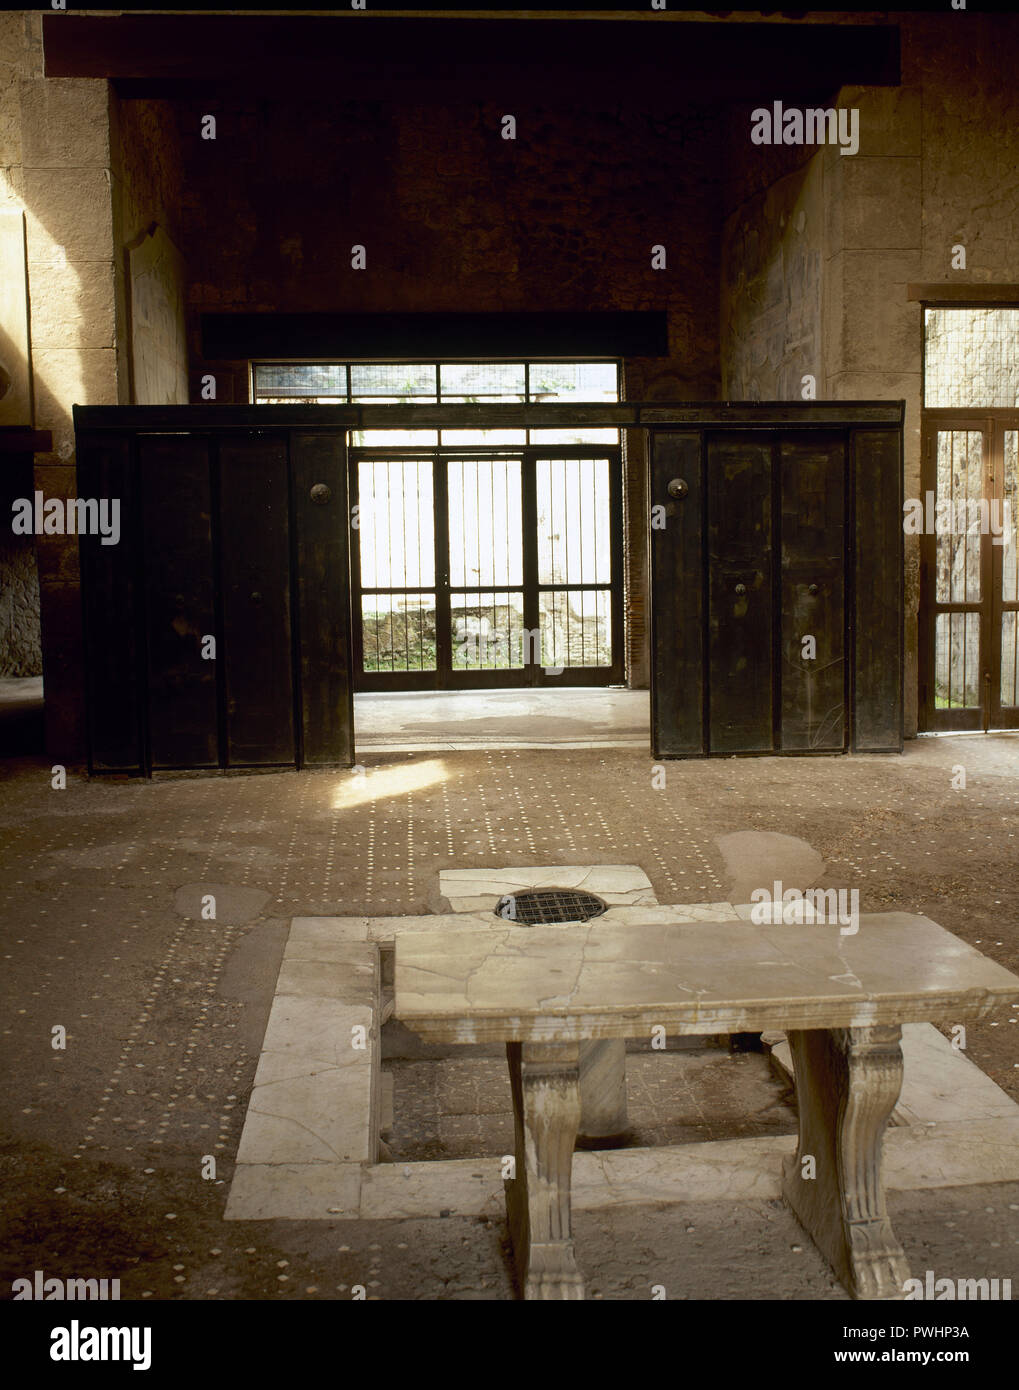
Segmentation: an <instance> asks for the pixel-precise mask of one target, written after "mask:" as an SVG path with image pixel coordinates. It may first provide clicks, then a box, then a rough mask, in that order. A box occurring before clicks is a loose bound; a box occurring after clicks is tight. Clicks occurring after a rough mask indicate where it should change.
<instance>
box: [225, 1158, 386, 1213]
mask: <svg viewBox="0 0 1019 1390" xmlns="http://www.w3.org/2000/svg"><path fill="white" fill-rule="evenodd" d="M362 1171H363V1170H362V1167H361V1165H360V1163H239V1164H238V1165H237V1167H236V1169H235V1170H234V1179H233V1182H232V1183H231V1185H230V1196H229V1198H228V1199H227V1204H226V1211H225V1212H224V1213H223V1218H224V1220H226V1221H273V1220H275V1221H280V1220H282V1221H308V1220H315V1219H320V1220H323V1221H342V1220H344V1219H346V1220H348V1221H352V1220H355V1219H356V1218H357V1217H358V1216H359V1215H360V1209H361V1174H362Z"/></svg>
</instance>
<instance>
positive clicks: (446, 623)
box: [348, 444, 626, 693]
mask: <svg viewBox="0 0 1019 1390" xmlns="http://www.w3.org/2000/svg"><path fill="white" fill-rule="evenodd" d="M373 458H379V459H393V460H397V459H407V460H412V459H431V461H432V504H433V508H434V516H435V526H434V543H435V557H434V574H435V584H434V586H430V587H427V588H418V589H415V588H413V587H411V588H407V587H399V586H397V587H394V588H393V589H392V590H391V592H393V593H414V592H419V593H429V594H431V593H434V594H435V605H436V665H435V669H434V670H425V671H421V670H418V671H391V672H385V671H383V672H378V671H371V672H366V671H365V670H364V632H363V627H362V622H361V614H362V611H363V605H362V595H363V592H364V591H363V590H362V586H361V553H360V546H359V545H358V544H353V545H351V547H350V609H351V628H352V636H353V673H354V690H355V691H356V692H358V693H368V692H374V693H378V692H385V691H394V692H396V691H414V690H425V691H427V690H435V691H440V690H495V689H517V688H520V689H529V688H557V687H561V688H568V687H571V686H611V685H621V684H622V683H623V680H624V678H625V651H626V641H625V634H624V631H623V625H624V614H625V609H624V597H623V476H622V472H623V470H622V447H621V445H618V444H548V445H541V444H519V445H510V444H505V445H488V446H459V447H458V446H456V445H449V444H443V445H428V446H424V447H421V448H415V447H413V446H406V447H403V446H382V445H377V446H374V447H369V446H350V447H348V467H349V490H350V501H351V506H352V507H354V506H359V505H360V472H359V467H358V465H359V464H360V463H361V462H362V461H364V460H366V459H373ZM465 458H479V459H486V458H515V459H516V458H518V459H519V460H520V463H521V469H520V479H521V518H522V530H523V534H522V551H523V554H522V569H523V573H522V580H523V582H522V584H519V585H498V584H493V585H491V586H487V587H486V588H484V589H480V590H479V591H480V592H489V591H493V592H511V593H512V592H519V593H521V594H522V596H523V609H524V616H523V626H524V628H525V629H528V630H530V631H534V630H535V629H536V628H538V627H539V626H540V620H539V613H538V595H539V594H540V593H541V592H542V591H546V590H562V591H565V590H570V591H575V590H578V589H579V590H587V589H590V590H606V589H607V590H608V592H609V620H610V630H611V634H612V639H611V640H612V662H611V664H610V665H608V666H573V667H567V668H566V669H565V670H564V671H563V672H562V674H561V675H558V676H557V675H551V674H550V673H549V671H548V670H547V669H546V668H545V667H544V666H542V665H541V664H539V663H536V662H527V663H525V664H524V665H523V666H522V667H515V668H509V669H506V668H503V669H500V670H460V669H454V667H453V665H452V619H451V609H450V597H451V595H452V594H453V593H465V592H466V593H470V592H472V591H473V588H474V586H470V587H466V588H465V587H464V586H460V585H457V586H451V585H450V582H449V492H448V486H447V481H446V476H447V475H446V465H447V463H448V462H449V461H450V460H453V459H465ZM539 458H554V459H558V458H563V459H569V458H578V459H585V458H595V459H602V458H604V459H607V460H608V464H609V510H610V515H609V551H610V554H609V571H610V580H609V583H608V584H607V585H606V584H557V585H548V584H541V583H539V580H538V568H537V564H538V556H537V545H536V542H535V536H536V524H537V498H536V490H535V464H536V461H537V460H538V459H539ZM369 592H385V591H384V590H377V591H373V590H369Z"/></svg>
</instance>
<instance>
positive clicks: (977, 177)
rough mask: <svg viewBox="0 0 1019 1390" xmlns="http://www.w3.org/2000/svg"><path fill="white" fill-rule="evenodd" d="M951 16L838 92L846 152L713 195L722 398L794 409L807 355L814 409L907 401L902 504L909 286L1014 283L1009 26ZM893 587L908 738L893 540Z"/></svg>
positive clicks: (911, 540) (911, 362) (912, 25)
mask: <svg viewBox="0 0 1019 1390" xmlns="http://www.w3.org/2000/svg"><path fill="white" fill-rule="evenodd" d="M958 17H959V16H957V15H955V14H946V15H941V16H932V15H903V16H900V17H897V18H899V19H900V22H901V31H902V45H903V60H902V78H903V80H902V85H901V86H900V87H898V88H894V89H891V88H880V89H879V88H861V87H845V88H843V89H842V90H841V91H840V92H839V93H838V96H837V98H836V99H835V100H834V102H833V103H832V104H837V105H838V106H841V107H856V108H857V109H858V110H859V112H860V148H859V152H858V153H857V154H856V155H852V156H847V155H842V154H840V153H839V151H838V149H837V148H835V147H831V146H828V147H822V148H820V149H819V150H816V151H815V152H811V151H809V150H808V151H805V152H804V153H803V154H801V155H800V156H799V158H800V159H801V160H802V161H803V162H802V164H801V165H800V166H799V167H797V168H795V169H794V170H793V171H789V170H788V168H787V167H785V165H784V161H789V160H795V159H796V157H797V156H796V155H791V154H788V153H786V152H785V151H783V150H782V149H781V148H779V149H777V150H771V149H769V150H768V151H767V157H766V158H764V159H761V160H759V161H756V165H757V167H756V170H755V172H754V174H753V176H747V175H743V177H742V180H741V179H740V178H739V177H737V178H735V179H733V180H731V181H730V183H729V184H728V185H727V189H726V199H727V202H726V208H725V213H726V216H725V222H724V231H723V251H722V272H721V286H722V290H721V313H720V320H721V357H722V378H723V383H724V384H723V391H724V394H725V395H726V396H727V397H728V396H733V397H738V396H741V395H749V396H750V398H751V399H754V398H761V399H764V398H766V397H769V396H770V397H771V398H773V399H798V398H799V396H800V386H799V381H800V375H801V369H802V370H809V369H808V368H807V367H806V363H807V361H809V360H814V361H816V363H817V366H816V372H817V392H818V398H819V399H829V400H870V399H874V400H882V399H885V400H897V399H904V400H905V401H906V429H905V460H904V469H905V477H904V487H905V496H906V497H916V496H918V495H919V492H920V448H921V394H922V378H921V372H922V310H921V306H920V304H919V303H915V302H910V300H909V299H908V297H907V286H908V285H909V284H910V283H937V284H943V285H958V284H980V285H993V284H996V283H997V284H1002V285H1010V284H1014V283H1015V282H1016V281H1019V263H1017V259H1016V254H1015V249H1014V248H1015V243H1014V227H1015V221H1016V214H1017V211H1019V93H1017V91H1016V87H1015V82H1014V72H1015V65H1016V61H1017V58H1019V31H1017V29H1016V26H1014V25H1011V26H1010V25H1006V24H1001V23H998V22H990V21H981V20H979V19H978V17H976V16H970V17H969V18H968V21H967V26H966V29H965V33H963V31H962V30H961V29H960V27H959V26H958V24H957V23H956V22H955V21H956V20H957V19H958ZM960 39H963V40H964V47H962V48H961V47H960V42H959V41H960ZM963 54H964V55H965V61H963V57H962V55H963ZM733 140H734V141H735V145H734V144H733V143H732V141H733ZM743 145H749V110H748V111H747V113H745V117H744V120H743V121H742V122H741V124H740V126H739V128H734V130H733V131H732V132H731V135H730V168H731V169H735V170H737V171H739V170H741V169H742V168H743V166H744V165H745V163H746V150H745V148H742V146H743ZM793 148H794V149H795V147H793ZM769 160H770V163H769ZM766 170H770V177H769V173H767V172H764V171H766ZM762 183H763V187H762ZM957 245H963V246H965V247H966V256H967V261H966V269H965V270H962V269H959V270H953V269H952V266H951V260H952V248H953V247H954V246H957ZM814 267H816V273H815V270H814ZM818 291H819V295H818ZM818 310H819V311H818ZM905 585H906V692H905V693H906V733H907V736H909V735H912V734H915V732H916V724H917V690H918V668H917V610H918V605H919V545H918V541H917V538H916V537H909V536H907V537H906V572H905Z"/></svg>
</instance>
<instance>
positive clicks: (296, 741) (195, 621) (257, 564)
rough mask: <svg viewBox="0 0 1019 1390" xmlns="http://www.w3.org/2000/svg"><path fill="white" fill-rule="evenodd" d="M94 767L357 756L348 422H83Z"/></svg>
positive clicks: (346, 760)
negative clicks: (89, 510)
mask: <svg viewBox="0 0 1019 1390" xmlns="http://www.w3.org/2000/svg"><path fill="white" fill-rule="evenodd" d="M78 467H79V480H80V488H81V489H84V491H85V495H90V496H98V497H109V496H116V497H119V498H120V499H121V540H120V542H119V544H118V545H117V546H109V547H105V546H103V545H102V544H101V541H100V538H99V537H91V536H83V537H82V540H81V561H82V589H83V599H84V609H85V620H86V663H87V683H88V704H89V721H88V727H89V761H90V768H91V769H92V770H94V771H118V772H125V771H126V772H143V773H151V772H152V771H163V770H169V769H184V768H199V769H200V768H214V767H222V768H227V767H267V766H279V767H294V766H296V767H302V766H304V765H306V764H319V765H340V766H350V765H351V764H352V763H353V761H354V740H353V696H352V684H351V670H352V661H351V652H350V636H351V633H350V576H349V527H350V513H349V509H348V500H347V477H346V445H345V432H344V431H343V430H337V429H332V430H317V431H316V430H300V429H292V430H291V429H275V430H273V429H263V430H258V431H256V430H243V429H238V428H237V427H236V426H233V427H226V428H223V429H216V428H215V427H212V426H211V427H209V428H203V429H200V430H195V431H187V430H178V431H175V432H174V433H166V434H160V433H158V432H157V431H154V430H145V431H143V432H140V431H136V430H132V429H125V430H123V431H113V432H108V433H106V434H99V433H97V432H92V431H88V430H83V431H80V432H79V438H78Z"/></svg>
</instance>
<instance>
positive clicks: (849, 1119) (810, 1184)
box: [782, 1026, 909, 1299]
mask: <svg viewBox="0 0 1019 1390" xmlns="http://www.w3.org/2000/svg"><path fill="white" fill-rule="evenodd" d="M900 1037H901V1030H900V1029H899V1028H898V1027H897V1026H896V1027H878V1028H836V1029H831V1030H825V1029H811V1030H810V1031H806V1032H795V1031H794V1032H790V1033H789V1046H790V1049H791V1051H792V1055H793V1066H794V1069H795V1075H796V1103H797V1107H798V1109H799V1116H800V1141H799V1146H798V1149H797V1152H796V1156H795V1158H787V1159H786V1161H785V1164H784V1165H783V1175H782V1190H783V1192H784V1194H785V1197H786V1200H787V1201H788V1202H789V1205H790V1206H791V1207H792V1209H793V1211H795V1213H796V1215H797V1216H798V1217H799V1218H800V1221H801V1222H802V1223H803V1225H804V1226H805V1227H806V1228H807V1230H808V1231H809V1232H810V1234H811V1236H812V1237H813V1239H814V1243H815V1244H816V1245H817V1247H818V1249H819V1250H820V1251H821V1253H822V1254H823V1255H824V1256H825V1257H826V1258H827V1260H828V1262H829V1264H830V1265H831V1267H832V1269H833V1270H834V1271H835V1273H836V1274H837V1275H838V1277H839V1279H841V1281H842V1283H843V1284H844V1285H845V1287H846V1289H847V1290H848V1292H849V1294H850V1295H851V1297H853V1298H868V1299H870V1298H903V1297H904V1291H903V1284H904V1283H905V1281H906V1280H907V1279H908V1278H909V1266H908V1265H907V1264H906V1258H905V1256H904V1254H903V1252H902V1246H901V1245H900V1244H899V1242H898V1240H897V1239H896V1237H895V1232H894V1231H893V1230H892V1224H891V1222H890V1221H889V1219H888V1213H887V1211H886V1209H885V1194H884V1186H883V1183H882V1179H881V1149H882V1142H883V1139H884V1131H885V1125H886V1123H887V1121H888V1119H889V1118H890V1116H891V1113H892V1111H893V1110H894V1109H895V1102H896V1101H897V1100H898V1098H899V1091H900V1089H901V1086H902V1049H901V1047H900V1046H899V1041H900ZM811 1157H812V1158H813V1159H814V1163H813V1165H811V1164H810V1163H809V1162H805V1161H804V1160H808V1159H809V1158H811ZM811 1171H813V1173H814V1176H813V1177H811V1176H810V1173H811Z"/></svg>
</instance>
